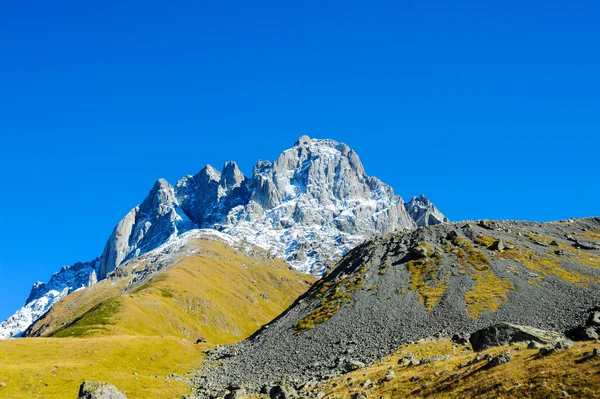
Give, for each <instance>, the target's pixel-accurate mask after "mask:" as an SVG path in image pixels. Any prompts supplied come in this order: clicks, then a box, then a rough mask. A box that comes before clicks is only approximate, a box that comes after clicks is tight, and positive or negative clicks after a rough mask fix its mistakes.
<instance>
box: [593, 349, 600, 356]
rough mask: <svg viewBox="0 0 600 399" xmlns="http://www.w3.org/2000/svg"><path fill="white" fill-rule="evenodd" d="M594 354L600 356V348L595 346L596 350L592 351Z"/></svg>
mask: <svg viewBox="0 0 600 399" xmlns="http://www.w3.org/2000/svg"><path fill="white" fill-rule="evenodd" d="M592 356H596V357H598V356H600V348H594V351H593V352H592Z"/></svg>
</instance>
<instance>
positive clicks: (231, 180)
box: [219, 161, 246, 191]
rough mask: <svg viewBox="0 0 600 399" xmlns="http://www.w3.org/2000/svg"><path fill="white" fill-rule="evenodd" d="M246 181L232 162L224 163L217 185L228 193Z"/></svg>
mask: <svg viewBox="0 0 600 399" xmlns="http://www.w3.org/2000/svg"><path fill="white" fill-rule="evenodd" d="M244 180H246V177H245V176H244V174H243V173H242V171H241V170H240V168H239V167H238V165H237V163H235V162H234V161H228V162H225V165H223V171H222V172H221V179H220V181H219V185H220V186H221V187H223V188H224V189H225V190H227V191H230V190H232V189H234V188H237V187H239V186H241V185H242V184H243V183H244Z"/></svg>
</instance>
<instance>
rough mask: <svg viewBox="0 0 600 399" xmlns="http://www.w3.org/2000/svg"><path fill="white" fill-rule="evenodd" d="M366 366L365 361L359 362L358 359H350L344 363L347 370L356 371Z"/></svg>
mask: <svg viewBox="0 0 600 399" xmlns="http://www.w3.org/2000/svg"><path fill="white" fill-rule="evenodd" d="M363 367H365V364H364V363H363V362H359V361H358V360H348V361H347V362H346V364H345V365H344V369H345V370H346V371H347V372H351V371H356V370H359V369H362V368H363Z"/></svg>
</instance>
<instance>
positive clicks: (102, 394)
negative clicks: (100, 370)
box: [77, 381, 127, 399]
mask: <svg viewBox="0 0 600 399" xmlns="http://www.w3.org/2000/svg"><path fill="white" fill-rule="evenodd" d="M77 399H127V396H125V394H124V393H123V392H121V391H119V390H118V389H117V388H116V387H115V386H114V385H111V384H106V383H104V382H88V381H85V382H83V383H82V384H81V386H80V387H79V396H77Z"/></svg>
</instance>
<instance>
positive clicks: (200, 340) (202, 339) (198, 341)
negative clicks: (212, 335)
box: [196, 337, 206, 345]
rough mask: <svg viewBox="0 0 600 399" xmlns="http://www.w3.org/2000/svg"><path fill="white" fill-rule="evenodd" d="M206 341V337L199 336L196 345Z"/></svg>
mask: <svg viewBox="0 0 600 399" xmlns="http://www.w3.org/2000/svg"><path fill="white" fill-rule="evenodd" d="M204 342H206V338H204V337H199V338H198V339H197V340H196V345H197V344H201V343H204Z"/></svg>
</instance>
